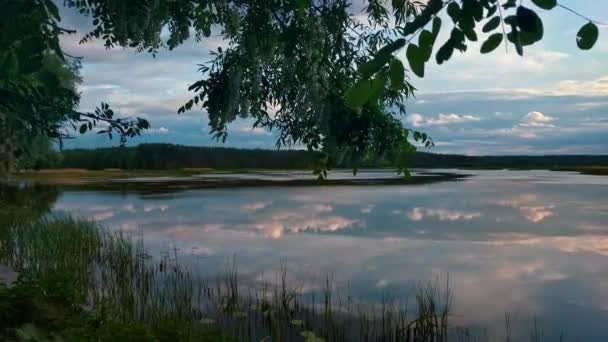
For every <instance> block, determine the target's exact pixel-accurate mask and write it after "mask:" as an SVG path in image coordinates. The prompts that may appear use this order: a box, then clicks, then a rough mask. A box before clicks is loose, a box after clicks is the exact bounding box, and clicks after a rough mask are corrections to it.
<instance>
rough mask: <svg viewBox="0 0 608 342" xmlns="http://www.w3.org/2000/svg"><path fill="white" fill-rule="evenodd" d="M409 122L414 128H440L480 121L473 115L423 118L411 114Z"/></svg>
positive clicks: (443, 115) (441, 115) (442, 115)
mask: <svg viewBox="0 0 608 342" xmlns="http://www.w3.org/2000/svg"><path fill="white" fill-rule="evenodd" d="M408 120H409V122H410V123H411V124H412V125H413V126H414V127H421V126H442V125H451V124H461V123H466V122H475V121H480V120H481V118H479V117H477V116H473V115H459V114H454V113H452V114H439V115H438V116H437V117H435V118H433V117H429V118H425V117H423V116H422V114H419V113H413V114H411V115H410V116H409V118H408Z"/></svg>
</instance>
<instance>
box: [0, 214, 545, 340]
mask: <svg viewBox="0 0 608 342" xmlns="http://www.w3.org/2000/svg"><path fill="white" fill-rule="evenodd" d="M12 222H13V223H10V224H4V225H2V226H0V265H7V266H9V267H10V268H12V269H13V270H15V271H16V272H18V274H19V277H18V280H17V281H16V282H15V283H14V284H12V285H11V286H10V287H7V286H4V285H2V284H1V274H0V340H2V341H5V340H6V341H18V340H21V341H23V340H32V341H256V342H259V341H267V342H268V341H311V342H312V341H386V342H391V341H394V342H398V341H404V342H414V341H421V342H444V341H462V342H465V341H487V340H489V339H488V338H487V336H484V330H483V328H481V329H480V328H479V327H476V328H469V327H459V326H453V325H451V324H450V322H451V319H450V318H451V317H452V316H451V303H452V294H451V292H450V284H449V279H448V280H446V283H445V284H440V283H439V282H438V281H435V282H430V283H427V284H423V285H421V286H419V287H418V289H417V291H416V293H415V295H414V296H413V297H412V298H408V297H405V298H396V297H391V296H389V295H385V296H383V297H382V300H381V301H380V302H378V303H369V302H365V301H362V300H358V299H356V298H353V296H351V295H350V293H349V292H348V290H347V289H346V290H345V289H341V288H338V287H336V285H335V284H334V283H333V282H332V280H331V278H330V277H325V278H324V281H323V284H322V286H320V288H319V289H318V290H311V291H303V290H302V288H300V287H298V286H297V285H293V284H290V282H289V281H288V269H287V268H286V267H285V266H284V265H282V266H281V268H280V272H278V275H277V276H276V279H271V281H268V280H266V281H256V282H255V283H250V282H243V280H242V278H241V276H240V275H239V272H238V270H237V265H236V263H235V262H232V263H230V264H228V265H227V266H226V269H225V271H224V272H223V273H222V274H219V275H217V276H216V277H212V278H203V277H200V275H199V274H198V273H195V272H193V271H192V270H190V269H189V268H187V267H185V266H183V265H180V264H179V262H178V259H179V254H178V252H177V251H173V252H172V253H165V254H163V255H162V256H161V257H160V258H154V257H152V256H150V255H148V254H147V253H146V251H145V249H144V246H143V241H142V240H141V239H139V238H136V237H132V236H127V235H125V234H121V233H113V232H110V231H108V230H106V229H105V228H103V227H101V226H99V225H98V224H96V223H94V222H89V221H82V220H75V219H72V218H69V217H64V218H52V217H45V218H42V219H37V220H33V221H30V222H23V221H20V220H17V221H12ZM345 291H346V292H345ZM512 324H513V322H512V319H511V317H510V316H509V315H506V316H505V331H506V341H514V339H512V337H511V336H512V335H513V332H512ZM538 330H539V329H538V327H537V325H536V320H535V321H534V328H533V332H532V334H531V335H530V336H536V337H537V338H534V339H533V340H534V341H537V340H540V338H538V336H540V332H539V331H538Z"/></svg>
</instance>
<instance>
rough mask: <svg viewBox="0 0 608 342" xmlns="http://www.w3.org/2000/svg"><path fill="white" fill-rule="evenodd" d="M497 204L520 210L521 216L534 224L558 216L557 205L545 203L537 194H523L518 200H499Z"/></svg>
mask: <svg viewBox="0 0 608 342" xmlns="http://www.w3.org/2000/svg"><path fill="white" fill-rule="evenodd" d="M496 204H497V205H499V206H502V207H510V208H513V209H516V210H519V212H520V213H521V215H522V216H523V217H524V218H525V219H526V220H528V221H530V222H532V223H538V222H541V221H543V220H545V219H547V218H549V217H553V216H557V214H558V213H557V209H556V205H555V204H552V203H543V201H542V199H541V198H540V196H538V195H537V194H535V193H523V194H521V195H519V196H518V197H517V198H511V199H502V200H499V201H497V202H496Z"/></svg>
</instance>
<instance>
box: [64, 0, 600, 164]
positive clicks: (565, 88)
mask: <svg viewBox="0 0 608 342" xmlns="http://www.w3.org/2000/svg"><path fill="white" fill-rule="evenodd" d="M524 2H525V3H527V2H530V1H529V0H528V1H526V0H524ZM560 3H561V4H564V5H566V6H569V7H571V8H573V9H576V10H577V11H579V12H581V13H584V14H586V15H588V16H590V17H592V18H593V19H594V20H597V21H601V22H606V23H608V1H597V0H561V1H560ZM528 5H529V6H533V5H532V4H528ZM538 12H539V14H540V15H541V17H542V18H543V21H544V25H545V37H544V39H543V40H542V41H541V42H540V43H538V44H536V45H534V46H531V47H528V48H527V49H526V50H525V52H526V54H525V56H524V57H523V58H522V57H519V56H518V55H517V54H516V53H515V51H514V49H513V48H512V47H510V49H509V51H508V52H506V51H505V50H504V45H502V46H501V47H500V48H499V49H497V50H496V51H494V52H493V53H492V54H489V55H481V54H480V53H479V52H478V51H479V46H480V44H471V45H470V46H469V50H468V51H467V52H466V53H464V54H460V53H457V52H456V53H455V54H454V56H453V57H452V59H451V60H449V61H448V62H447V63H444V64H443V65H440V66H439V65H436V64H435V63H434V61H431V62H430V63H428V64H427V67H426V73H425V77H424V78H422V79H421V78H418V77H416V76H415V75H413V74H412V75H411V76H410V81H411V83H412V84H413V85H414V86H415V87H416V88H417V89H418V91H417V92H416V97H415V98H412V99H409V100H408V103H407V111H408V114H407V115H406V116H404V117H401V120H403V121H404V122H405V123H406V124H407V125H408V126H409V127H412V128H414V129H416V130H419V131H423V132H426V133H428V134H429V135H430V136H431V137H432V138H433V139H434V141H435V147H434V148H433V149H431V152H436V153H458V154H467V155H513V154H517V155H521V154H526V155H539V154H608V139H606V135H607V133H608V63H607V62H606V57H605V56H606V55H607V53H608V27H606V26H603V27H600V38H599V40H598V42H597V44H596V46H595V47H594V49H593V50H591V51H580V50H578V48H577V47H576V40H575V37H576V32H577V31H578V29H579V28H580V27H581V26H582V25H584V24H585V23H586V21H585V20H584V19H581V18H579V17H577V16H575V15H573V14H572V13H570V12H567V11H565V10H563V9H560V8H556V9H554V10H552V11H549V12H546V11H543V10H540V9H539V10H538ZM62 17H63V21H62V26H64V27H66V28H72V29H76V30H77V31H78V33H77V34H75V35H70V36H65V35H64V36H63V37H62V39H61V45H62V47H63V49H64V50H65V51H66V52H68V53H70V54H71V55H75V56H82V57H84V58H83V63H82V70H81V74H82V77H83V82H82V84H81V85H80V91H81V92H82V99H81V104H80V109H81V110H83V111H88V110H93V109H94V108H95V107H96V106H98V105H99V104H100V103H101V102H102V101H103V102H107V103H109V104H110V105H111V107H112V108H113V109H114V111H115V112H117V113H119V114H120V115H122V116H139V117H144V118H147V119H148V120H149V121H150V123H151V125H152V129H151V130H149V131H147V132H145V133H144V134H143V135H142V136H141V137H138V138H136V139H133V140H132V141H130V142H129V144H132V145H133V144H139V143H150V142H167V143H175V144H184V145H196V146H228V147H240V148H270V149H273V148H276V147H275V138H274V134H273V133H272V132H267V131H264V130H261V129H255V130H254V129H252V128H251V123H252V122H251V121H249V120H243V119H241V120H239V121H236V122H234V123H232V124H231V125H230V126H229V130H228V139H227V141H226V142H225V143H224V144H221V143H218V142H215V141H214V140H213V139H212V137H211V135H210V134H209V127H208V124H207V123H208V119H207V117H206V113H205V112H203V111H202V110H200V109H197V110H192V111H190V112H186V113H185V114H179V115H178V114H177V108H178V107H179V106H180V105H182V104H183V103H184V102H186V101H187V100H188V99H189V98H190V97H191V95H192V94H191V93H189V92H188V90H187V88H188V85H190V84H191V83H193V82H195V81H196V80H198V79H199V78H200V74H199V73H198V71H197V69H198V66H197V64H201V63H204V62H206V61H208V60H209V59H210V55H209V51H210V50H211V49H215V48H217V46H221V45H223V44H224V43H223V42H222V40H221V38H220V37H219V36H212V37H210V38H209V39H207V40H205V41H203V42H199V43H195V42H193V41H188V42H186V44H184V45H182V46H180V47H178V48H177V49H175V50H173V51H170V52H169V51H161V52H160V53H159V54H158V55H157V56H156V58H153V57H152V55H150V54H147V53H137V52H136V51H134V50H133V49H123V48H114V49H111V50H106V49H105V48H104V46H103V43H102V42H101V41H93V42H90V43H87V44H84V45H80V44H78V41H79V40H80V38H81V37H82V36H83V35H84V34H86V33H87V32H88V31H89V30H90V28H91V26H90V21H91V19H90V18H85V17H82V16H80V15H79V14H77V13H75V12H73V11H72V10H70V9H62ZM444 22H445V20H444ZM444 31H447V30H445V29H444ZM446 34H447V33H446V32H442V35H444V36H441V35H440V38H439V42H440V43H441V42H443V41H445V40H446V37H445V35H446ZM480 41H483V37H482V38H481V39H480ZM398 57H399V58H401V59H403V60H404V62H405V63H404V64H405V65H407V62H406V61H405V53H404V52H400V53H399V55H398ZM117 144H118V141H117V140H108V139H107V136H104V135H95V134H85V135H78V134H76V139H72V140H69V141H67V142H66V144H65V148H94V147H102V146H103V147H107V146H116V145H117Z"/></svg>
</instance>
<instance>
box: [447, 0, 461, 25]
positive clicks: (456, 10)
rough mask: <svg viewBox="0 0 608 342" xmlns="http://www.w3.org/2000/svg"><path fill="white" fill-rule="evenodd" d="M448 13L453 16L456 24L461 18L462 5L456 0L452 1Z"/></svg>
mask: <svg viewBox="0 0 608 342" xmlns="http://www.w3.org/2000/svg"><path fill="white" fill-rule="evenodd" d="M448 15H449V16H450V18H452V21H453V22H454V24H455V23H457V22H458V20H459V19H460V6H458V4H457V3H456V2H450V4H449V5H448Z"/></svg>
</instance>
